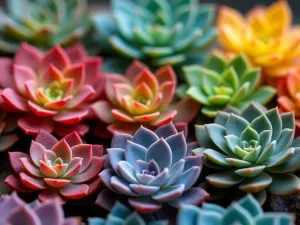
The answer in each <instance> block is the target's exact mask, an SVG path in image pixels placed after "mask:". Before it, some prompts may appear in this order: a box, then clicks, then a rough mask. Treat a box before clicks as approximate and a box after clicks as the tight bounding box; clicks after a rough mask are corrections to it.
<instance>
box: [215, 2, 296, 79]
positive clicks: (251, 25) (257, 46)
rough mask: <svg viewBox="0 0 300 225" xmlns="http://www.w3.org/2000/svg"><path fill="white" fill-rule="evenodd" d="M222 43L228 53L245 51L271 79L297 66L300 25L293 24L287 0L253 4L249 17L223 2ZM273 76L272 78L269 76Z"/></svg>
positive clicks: (218, 23) (221, 11)
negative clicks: (254, 5) (264, 5)
mask: <svg viewBox="0 0 300 225" xmlns="http://www.w3.org/2000/svg"><path fill="white" fill-rule="evenodd" d="M217 27H218V28H219V30H220V35H219V43H220V44H221V46H222V47H223V50H224V52H225V54H227V55H228V54H229V55H230V54H232V53H233V54H236V53H238V54H239V53H241V52H242V53H244V54H245V55H246V56H247V57H248V58H249V60H250V61H251V63H252V64H253V65H255V66H259V67H262V68H263V77H264V78H265V80H267V81H270V82H271V83H272V80H273V79H274V78H277V77H283V76H286V75H287V74H288V73H289V72H292V71H295V70H297V68H299V65H297V58H298V57H299V56H300V45H299V41H300V29H299V27H297V26H292V12H291V10H290V8H289V5H288V1H280V0H279V1H277V2H275V3H273V4H271V5H270V6H269V7H263V6H261V5H260V6H258V7H255V8H253V9H252V10H251V11H250V12H249V13H248V14H247V17H243V15H242V14H241V13H240V12H238V11H236V10H234V9H231V8H228V7H226V6H222V7H221V8H220V11H219V16H218V19H217ZM268 78H270V79H268Z"/></svg>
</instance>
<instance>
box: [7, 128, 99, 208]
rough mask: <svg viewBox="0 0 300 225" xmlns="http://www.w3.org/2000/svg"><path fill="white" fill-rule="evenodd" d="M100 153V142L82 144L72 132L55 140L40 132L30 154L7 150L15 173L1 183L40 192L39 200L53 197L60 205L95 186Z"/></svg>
mask: <svg viewBox="0 0 300 225" xmlns="http://www.w3.org/2000/svg"><path fill="white" fill-rule="evenodd" d="M101 156H102V146H101V145H89V144H83V143H82V140H81V138H80V137H79V136H78V134H77V133H76V132H74V133H71V134H69V135H67V136H66V137H65V138H64V139H62V140H61V141H58V140H57V139H56V138H55V137H54V136H52V135H51V134H49V133H47V132H45V131H41V132H40V133H39V134H38V135H37V137H36V140H35V141H32V143H31V147H30V155H27V154H26V153H23V152H10V153H9V159H10V163H11V166H12V168H13V169H14V171H15V173H16V174H13V175H10V176H8V177H7V178H6V179H5V181H4V182H5V183H6V184H7V185H9V186H10V187H11V188H12V189H14V190H17V191H19V192H34V191H41V192H40V193H39V196H38V198H39V200H40V201H42V202H46V201H51V200H52V199H54V198H56V199H59V201H60V202H61V203H62V204H63V203H65V202H66V200H67V199H80V198H83V197H85V196H88V195H91V194H93V193H95V191H97V190H98V189H99V186H100V184H101V181H100V179H99V178H98V176H97V175H98V173H99V172H100V171H101V169H102V166H103V164H104V159H102V158H101Z"/></svg>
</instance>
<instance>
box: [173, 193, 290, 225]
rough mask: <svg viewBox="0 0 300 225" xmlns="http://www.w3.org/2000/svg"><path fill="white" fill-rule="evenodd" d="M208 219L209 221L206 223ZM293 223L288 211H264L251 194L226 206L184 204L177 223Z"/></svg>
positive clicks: (287, 224)
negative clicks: (199, 206)
mask: <svg viewBox="0 0 300 225" xmlns="http://www.w3.org/2000/svg"><path fill="white" fill-rule="evenodd" d="M208 221H209V223H208ZM208 224H209V225H229V224H236V225H293V224H294V216H293V215H292V214H288V213H270V212H269V213H264V212H263V210H262V208H261V206H260V204H259V203H258V202H257V201H256V200H255V198H254V197H253V196H252V195H247V196H245V197H244V198H242V199H241V200H239V201H238V202H234V203H232V204H231V205H230V206H229V207H228V208H226V209H224V208H223V207H221V206H219V205H216V204H208V203H204V204H203V206H202V207H201V208H198V207H195V206H192V205H184V206H182V207H181V208H180V210H179V213H178V217H177V225H208Z"/></svg>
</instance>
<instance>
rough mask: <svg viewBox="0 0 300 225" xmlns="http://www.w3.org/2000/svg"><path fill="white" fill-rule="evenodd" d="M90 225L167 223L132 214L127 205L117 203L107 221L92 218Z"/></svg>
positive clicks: (153, 224) (143, 215)
mask: <svg viewBox="0 0 300 225" xmlns="http://www.w3.org/2000/svg"><path fill="white" fill-rule="evenodd" d="M88 224H89V225H111V224H116V225H133V224H134V225H167V224H168V222H167V221H158V220H155V219H154V217H153V216H152V215H149V214H139V213H137V212H135V211H134V212H132V211H131V210H130V209H129V208H127V207H126V206H125V205H123V204H121V203H119V202H116V203H115V205H114V207H113V208H112V210H111V211H110V213H109V215H108V216H107V219H103V218H90V219H89V223H88Z"/></svg>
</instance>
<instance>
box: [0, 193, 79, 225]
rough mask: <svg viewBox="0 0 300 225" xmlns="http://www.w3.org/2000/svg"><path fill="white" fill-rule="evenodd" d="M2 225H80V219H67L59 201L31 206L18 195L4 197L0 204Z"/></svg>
mask: <svg viewBox="0 0 300 225" xmlns="http://www.w3.org/2000/svg"><path fill="white" fill-rule="evenodd" d="M0 210H1V218H0V224H9V225H20V224H26V225H49V224H56V225H80V224H81V219H80V218H78V217H69V218H65V216H64V210H63V208H62V207H61V205H60V204H59V202H58V201H57V200H52V201H49V202H47V203H43V204H35V206H34V207H33V206H31V205H28V204H26V203H25V202H24V201H23V200H21V199H20V198H19V197H18V196H17V194H16V193H13V194H11V195H9V196H4V197H3V199H1V202H0Z"/></svg>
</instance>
